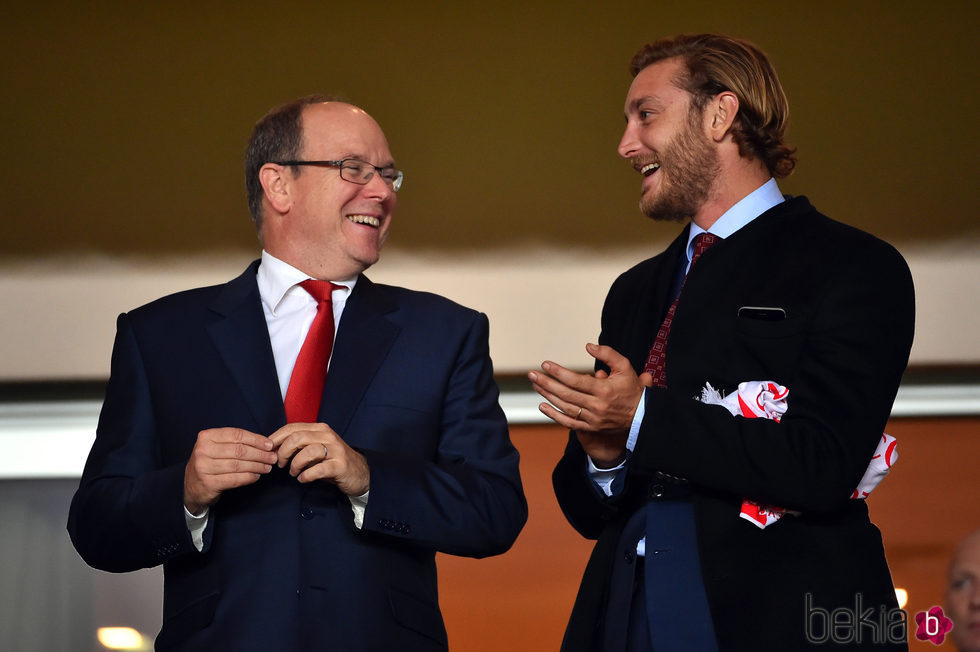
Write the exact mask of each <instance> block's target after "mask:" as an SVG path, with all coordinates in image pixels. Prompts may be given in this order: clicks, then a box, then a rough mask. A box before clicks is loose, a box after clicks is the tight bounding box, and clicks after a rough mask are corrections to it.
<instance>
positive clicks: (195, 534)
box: [184, 506, 209, 552]
mask: <svg viewBox="0 0 980 652" xmlns="http://www.w3.org/2000/svg"><path fill="white" fill-rule="evenodd" d="M208 511H209V510H208V509H207V508H204V511H203V512H201V513H200V514H199V515H198V516H194V515H193V514H191V513H190V512H189V511H188V510H187V507H186V506H185V507H184V523H186V524H187V529H188V531H190V533H191V541H193V542H194V547H195V548H197V551H198V552H201V551H202V550H204V530H206V529H207V527H208Z"/></svg>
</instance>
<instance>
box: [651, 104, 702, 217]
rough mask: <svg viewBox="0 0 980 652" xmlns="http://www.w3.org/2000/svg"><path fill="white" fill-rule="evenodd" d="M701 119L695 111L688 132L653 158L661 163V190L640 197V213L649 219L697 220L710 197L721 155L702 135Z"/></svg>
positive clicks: (686, 130) (684, 132)
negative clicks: (690, 218) (694, 218)
mask: <svg viewBox="0 0 980 652" xmlns="http://www.w3.org/2000/svg"><path fill="white" fill-rule="evenodd" d="M700 118H701V115H700V112H699V111H696V110H694V109H693V108H692V110H691V113H690V115H689V119H688V121H687V124H686V126H685V127H684V130H683V131H681V132H680V133H678V134H677V135H676V136H675V137H674V138H673V139H672V140H671V141H670V142H669V143H668V144H667V146H666V147H665V148H664V150H663V152H662V153H660V154H659V156H656V155H655V156H654V157H652V158H653V160H654V161H656V162H659V163H660V169H659V170H658V171H657V172H655V173H654V174H660V175H662V178H661V179H660V184H659V185H660V187H659V188H658V189H653V191H651V192H648V193H644V194H643V196H642V197H640V210H641V211H642V212H643V214H644V215H646V216H647V217H649V218H651V219H654V220H661V221H681V220H684V219H686V218H688V217H693V216H694V215H695V214H696V213H697V212H698V210H699V209H700V208H701V206H702V205H703V204H704V202H705V200H706V199H708V197H709V196H710V194H711V190H712V186H713V184H714V180H715V179H716V178H717V177H718V174H719V172H720V170H721V165H720V163H719V161H718V152H717V151H716V150H715V149H714V147H712V145H711V142H710V141H708V138H707V137H706V136H705V135H704V134H703V133H701V130H700ZM645 162H648V161H644V163H645Z"/></svg>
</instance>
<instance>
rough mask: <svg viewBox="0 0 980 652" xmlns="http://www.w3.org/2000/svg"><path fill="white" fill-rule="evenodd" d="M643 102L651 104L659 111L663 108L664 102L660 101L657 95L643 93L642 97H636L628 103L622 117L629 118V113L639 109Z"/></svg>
mask: <svg viewBox="0 0 980 652" xmlns="http://www.w3.org/2000/svg"><path fill="white" fill-rule="evenodd" d="M644 104H652V105H653V108H655V109H657V110H659V111H662V110H663V108H664V103H663V102H662V101H660V99H659V98H658V97H656V96H654V95H644V96H643V97H638V98H636V99H635V100H633V101H632V102H630V103H629V106H628V107H627V109H626V113H625V114H624V117H625V118H626V119H627V120H629V115H630V113H636V112H637V111H639V110H640V107H641V106H642V105H644Z"/></svg>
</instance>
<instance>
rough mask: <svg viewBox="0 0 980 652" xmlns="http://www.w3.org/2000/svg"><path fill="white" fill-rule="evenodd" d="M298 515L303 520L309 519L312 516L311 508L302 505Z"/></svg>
mask: <svg viewBox="0 0 980 652" xmlns="http://www.w3.org/2000/svg"><path fill="white" fill-rule="evenodd" d="M299 515H300V517H301V518H303V519H305V520H307V521H308V520H310V519H311V518H313V509H312V508H311V507H304V508H303V509H302V511H300V513H299Z"/></svg>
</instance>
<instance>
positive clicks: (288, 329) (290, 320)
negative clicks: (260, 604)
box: [184, 250, 369, 550]
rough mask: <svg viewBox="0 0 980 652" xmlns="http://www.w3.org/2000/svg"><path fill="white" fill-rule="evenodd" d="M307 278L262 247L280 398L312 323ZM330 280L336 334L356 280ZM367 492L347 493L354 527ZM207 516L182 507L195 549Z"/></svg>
mask: <svg viewBox="0 0 980 652" xmlns="http://www.w3.org/2000/svg"><path fill="white" fill-rule="evenodd" d="M309 278H311V277H310V275H309V274H305V273H304V272H301V271H300V270H298V269H296V268H295V267H293V266H292V265H290V264H288V263H286V262H283V261H282V260H279V259H278V258H276V257H275V256H273V255H272V254H270V253H269V252H267V251H265V250H263V251H262V260H261V262H260V263H259V269H258V272H257V273H256V282H257V284H258V287H259V298H260V299H261V300H262V313H263V314H264V315H265V323H266V326H267V327H268V328H269V340H270V342H271V343H272V355H273V358H274V359H275V362H276V375H277V376H278V378H279V391H280V393H281V396H282V398H283V399H285V397H286V389H287V388H288V387H289V379H290V377H291V376H292V373H293V367H294V366H295V365H296V358H297V357H299V351H300V349H301V348H302V347H303V341H304V340H305V339H306V334H307V333H308V332H309V330H310V326H311V325H312V324H313V318H314V317H316V311H317V301H316V299H314V298H313V297H312V296H311V295H310V293H309V292H307V291H306V290H304V289H303V288H302V287H300V285H299V284H300V283H302V282H303V281H305V280H307V279H309ZM331 282H332V283H334V284H335V285H339V286H341V289H337V290H334V291H333V292H332V293H331V295H330V300H331V303H332V304H333V323H334V334H335V337H336V333H337V331H338V330H339V328H340V317H341V315H342V314H343V312H344V307H345V306H346V305H347V297H348V296H350V293H351V292H352V291H353V290H354V285H355V284H356V283H357V277H354V278H350V279H338V280H334V281H331ZM328 369H329V362H328ZM269 434H271V433H269ZM368 493H369V492H365V493H364V495H362V496H348V498H349V499H350V502H351V508H352V509H353V511H354V525H356V526H357V527H358V528H360V527H361V526H362V525H363V523H364V510H365V508H366V507H367V499H368ZM207 517H208V510H204V512H203V513H202V514H200V515H198V516H194V515H193V514H191V513H190V512H188V511H187V509H186V508H185V509H184V518H185V520H186V521H187V527H188V529H190V531H191V537H192V539H193V540H194V545H195V546H196V547H197V549H198V550H203V548H204V539H203V537H204V530H205V528H206V527H207V523H208V519H207Z"/></svg>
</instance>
